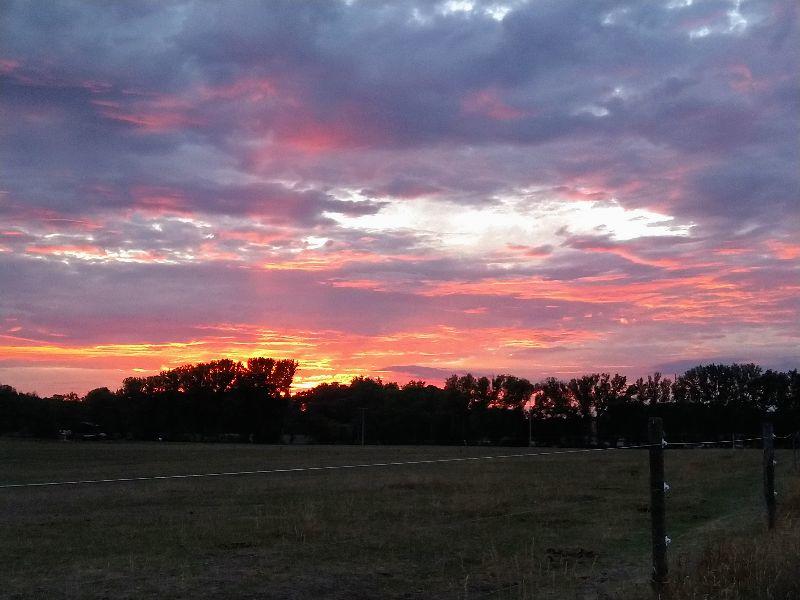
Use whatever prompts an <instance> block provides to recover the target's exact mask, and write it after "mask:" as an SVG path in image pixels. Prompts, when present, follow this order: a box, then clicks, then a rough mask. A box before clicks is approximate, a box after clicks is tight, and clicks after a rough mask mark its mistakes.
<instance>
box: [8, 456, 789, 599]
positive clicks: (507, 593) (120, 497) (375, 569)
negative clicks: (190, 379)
mask: <svg viewBox="0 0 800 600" xmlns="http://www.w3.org/2000/svg"><path fill="white" fill-rule="evenodd" d="M526 451H527V449H519V448H515V449H503V448H464V447H460V448H459V447H380V446H372V447H370V446H368V447H365V448H362V447H346V446H305V447H302V446H258V445H223V444H217V445H211V444H208V445H206V444H173V443H123V442H100V443H92V442H83V443H81V442H63V443H62V442H51V441H29V440H22V441H20V440H0V482H2V483H12V482H13V483H20V482H40V481H51V480H69V479H76V478H80V479H95V478H107V477H124V476H148V475H164V474H178V473H203V472H215V471H239V470H252V469H270V468H281V467H295V466H320V465H339V464H351V463H372V462H384V461H408V460H417V459H427V458H447V457H462V456H463V457H466V456H484V455H499V454H505V453H518V452H526ZM779 457H780V458H779V465H778V471H777V480H778V488H779V489H780V490H781V493H782V494H785V495H786V496H791V494H792V491H791V488H792V487H793V486H794V488H796V485H797V480H798V478H797V477H796V476H795V475H793V474H792V473H791V469H790V466H791V460H790V456H789V453H788V452H780V453H779ZM666 469H667V480H668V481H669V482H670V485H671V487H672V489H671V491H670V493H669V495H668V504H667V510H668V515H667V518H668V528H669V532H670V534H671V536H672V538H673V540H674V542H673V544H672V545H671V547H670V560H671V562H672V564H674V565H675V573H676V578H678V579H680V585H676V591H675V597H676V598H678V597H681V598H684V597H685V598H690V597H697V598H701V597H711V598H713V597H715V596H713V594H712V595H708V594H706V595H705V596H692V594H693V593H694V591H693V590H696V589H699V588H698V587H697V586H699V585H700V582H699V581H698V582H696V583H692V582H693V581H694V579H692V578H693V577H694V578H697V577H698V575H697V573H698V565H700V566H701V567H702V564H703V561H704V560H705V561H709V560H712V561H713V552H714V549H715V548H720V546H719V545H717V540H725V539H729V538H731V536H732V535H733V536H745V537H746V536H749V537H752V536H753V535H754V534H755V535H760V533H759V532H761V531H762V530H763V527H764V526H763V510H762V500H761V495H760V494H761V452H760V451H758V450H731V449H717V450H670V451H668V452H667V455H666ZM647 479H648V462H647V452H646V451H644V450H627V451H608V452H594V453H579V454H564V455H557V456H539V457H525V458H508V459H502V460H486V461H465V462H451V463H439V464H422V465H408V466H391V467H374V468H357V469H347V470H330V471H312V472H294V473H274V474H265V475H242V476H231V477H216V478H197V479H170V480H157V481H140V482H128V483H124V482H123V483H101V484H86V485H71V486H60V487H32V488H6V489H0V581H2V582H3V583H2V586H3V588H2V589H0V596H1V597H4V598H64V599H77V598H98V599H99V598H145V597H159V598H290V599H294V598H330V599H360V598H363V599H367V598H369V599H372V598H396V599H400V598H408V599H422V598H453V599H477V598H519V599H521V598H529V599H530V598H537V599H549V598H570V599H572V598H579V599H589V598H592V599H594V598H598V599H600V598H624V599H628V598H637V597H648V595H649V586H648V583H647V580H648V575H649V560H650V557H649V543H650V538H649V536H650V529H649V528H650V522H649V515H648V487H647V485H648V484H647ZM794 537H795V538H796V536H794ZM729 543H730V542H729ZM720 551H722V550H720ZM794 564H795V565H796V557H795V563H794ZM789 567H790V568H791V564H790V565H789ZM708 571H709V569H706V572H708ZM706 583H708V582H706ZM709 585H711V584H709ZM692 586H694V587H692ZM678 588H681V589H680V590H679V589H678ZM709 589H710V588H709ZM681 590H682V591H681ZM680 594H684V595H683V596H681V595H680ZM720 597H723V596H720ZM724 597H725V598H738V597H741V598H745V597H746V596H734V595H729V596H724ZM776 598H777V596H776Z"/></svg>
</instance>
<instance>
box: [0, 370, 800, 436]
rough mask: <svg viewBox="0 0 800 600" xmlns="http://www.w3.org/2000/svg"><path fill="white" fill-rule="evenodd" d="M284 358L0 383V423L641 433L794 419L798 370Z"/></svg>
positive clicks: (167, 429)
mask: <svg viewBox="0 0 800 600" xmlns="http://www.w3.org/2000/svg"><path fill="white" fill-rule="evenodd" d="M297 368H298V363H297V362H295V361H293V360H276V359H272V358H251V359H249V360H248V361H247V362H246V363H242V362H236V361H232V360H229V359H221V360H215V361H211V362H207V363H198V364H195V365H184V366H181V367H178V368H175V369H170V370H167V371H162V372H161V373H159V374H158V375H152V376H149V377H129V378H127V379H125V380H124V381H123V383H122V387H121V388H120V389H119V390H117V391H111V390H109V389H108V388H97V389H94V390H91V391H90V392H89V393H87V394H86V396H85V397H83V398H80V397H78V396H77V395H76V394H60V395H55V396H53V397H51V398H39V397H38V396H36V395H33V394H22V393H19V392H17V391H16V390H14V389H13V388H12V387H10V386H0V433H2V434H15V435H31V436H40V437H48V436H50V437H53V436H56V435H58V433H59V432H60V431H63V430H70V431H72V432H73V435H74V436H75V437H84V438H92V437H97V436H98V435H99V433H100V432H102V435H103V436H105V438H106V439H108V438H129V439H168V440H215V441H216V440H239V441H258V442H277V441H280V440H284V441H289V442H292V441H298V440H303V441H314V442H317V443H354V442H357V441H359V440H360V436H361V423H362V418H363V419H364V423H365V424H366V439H367V442H368V443H383V444H423V443H434V444H464V443H479V444H481V443H482V444H527V443H528V435H529V433H533V438H534V439H535V441H536V443H538V444H558V445H567V444H570V445H581V444H587V443H604V444H615V443H618V442H619V441H620V440H626V441H633V440H642V439H644V435H645V432H644V424H645V422H646V418H647V416H649V415H658V416H661V417H662V418H664V421H665V428H666V430H667V431H668V432H670V437H671V438H672V439H684V440H686V441H693V440H694V441H698V440H707V439H712V440H713V439H718V438H719V439H723V438H725V439H730V435H731V433H733V432H736V433H740V434H757V433H758V431H759V427H760V422H761V420H762V419H764V418H765V417H766V418H770V419H772V420H773V422H774V423H775V425H776V427H777V429H778V431H783V432H790V431H796V430H798V429H800V376H798V372H797V370H792V371H788V372H780V371H773V370H766V371H764V370H763V369H762V368H761V367H759V366H757V365H754V364H732V365H717V364H710V365H700V366H697V367H694V368H692V369H689V370H688V371H686V372H685V373H684V374H683V375H680V376H677V377H676V378H674V379H670V378H668V377H664V376H663V375H662V374H661V373H654V374H652V375H648V376H647V377H642V378H639V379H637V380H636V381H634V382H632V383H628V381H627V379H626V377H625V376H623V375H619V374H615V375H611V374H609V373H591V374H588V375H583V376H581V377H574V378H572V379H570V380H567V381H563V380H560V379H557V378H554V377H548V378H545V379H543V380H541V381H539V382H531V381H529V380H527V379H524V378H521V377H516V376H514V375H508V374H501V375H496V376H492V377H475V376H473V375H472V374H470V373H467V374H465V375H452V376H451V377H449V378H448V379H447V380H446V381H445V383H444V386H443V387H437V386H434V385H429V384H426V383H425V382H424V381H410V382H409V383H407V384H406V385H403V386H399V385H398V384H396V383H386V382H384V381H382V380H381V379H379V378H378V379H376V378H371V377H356V378H354V379H353V380H352V381H351V382H350V383H349V384H341V383H325V384H321V385H318V386H316V387H315V388H313V389H310V390H304V391H301V392H298V393H296V394H294V395H292V394H291V386H292V382H293V380H294V375H295V373H296V371H297Z"/></svg>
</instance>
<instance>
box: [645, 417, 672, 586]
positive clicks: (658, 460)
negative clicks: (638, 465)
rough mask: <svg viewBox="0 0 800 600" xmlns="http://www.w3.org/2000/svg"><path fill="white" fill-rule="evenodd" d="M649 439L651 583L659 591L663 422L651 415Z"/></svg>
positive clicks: (663, 547)
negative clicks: (651, 537)
mask: <svg viewBox="0 0 800 600" xmlns="http://www.w3.org/2000/svg"><path fill="white" fill-rule="evenodd" d="M647 432H648V437H649V440H650V518H651V525H652V534H653V579H652V581H653V585H654V586H655V588H656V590H657V591H660V590H661V588H662V586H663V585H664V583H666V581H667V573H668V569H667V524H666V498H665V496H666V485H665V484H664V445H663V441H664V423H663V421H662V420H661V418H659V417H651V418H650V420H649V422H648V424H647Z"/></svg>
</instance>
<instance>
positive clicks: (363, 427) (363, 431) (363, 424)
mask: <svg viewBox="0 0 800 600" xmlns="http://www.w3.org/2000/svg"><path fill="white" fill-rule="evenodd" d="M366 414H367V409H366V408H362V409H361V445H362V446H363V445H365V444H366V443H367V442H366V440H367V425H366V423H367V418H366Z"/></svg>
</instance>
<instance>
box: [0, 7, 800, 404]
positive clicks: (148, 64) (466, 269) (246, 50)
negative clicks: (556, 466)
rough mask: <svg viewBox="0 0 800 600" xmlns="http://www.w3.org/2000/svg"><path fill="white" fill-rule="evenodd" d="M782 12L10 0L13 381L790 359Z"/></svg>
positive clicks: (1, 204) (0, 93)
mask: <svg viewBox="0 0 800 600" xmlns="http://www.w3.org/2000/svg"><path fill="white" fill-rule="evenodd" d="M797 12H798V7H797V5H796V3H795V2H790V1H785V2H784V1H777V2H766V1H748V2H743V1H740V0H731V1H730V2H725V1H721V2H692V1H690V0H687V1H684V2H681V1H677V2H676V1H673V0H669V1H666V0H665V1H663V2H659V3H630V2H612V3H602V4H601V3H597V4H591V5H586V4H585V3H581V2H530V1H524V0H508V1H500V2H498V1H494V0H492V1H482V0H470V1H454V0H449V1H430V2H429V1H419V2H402V3H396V4H383V3H373V2H360V1H354V0H350V1H346V2H345V1H343V2H329V3H313V2H311V3H291V2H289V3H280V2H275V3H266V4H260V3H244V2H233V3H225V4H222V5H206V4H203V3H200V2H194V1H190V0H186V1H175V2H166V3H157V4H142V3H138V2H130V3H125V2H120V3H114V4H110V5H95V4H80V3H75V4H73V3H68V2H63V3H62V2H59V3H23V2H8V3H6V5H5V6H4V10H3V11H2V15H0V28H2V29H1V30H2V32H3V35H2V36H0V111H1V112H2V114H3V117H4V118H3V121H4V126H3V128H2V131H0V164H2V165H3V167H2V172H3V176H2V183H0V383H3V384H8V385H11V386H13V387H15V388H17V389H18V390H20V391H25V392H34V391H35V392H37V393H39V394H41V395H45V396H47V395H52V394H54V393H61V394H65V393H68V392H70V391H75V392H76V393H79V394H80V395H84V394H85V393H86V392H87V391H89V390H90V389H94V388H98V387H109V388H110V389H116V388H118V387H119V386H120V385H121V382H122V379H123V378H124V377H128V376H142V375H152V374H155V373H158V372H159V371H161V370H165V369H171V368H174V367H176V366H179V365H181V364H188V363H197V362H207V361H209V360H214V359H217V358H220V357H227V358H231V359H232V360H242V359H243V358H246V357H248V356H268V357H274V358H287V359H294V360H297V361H298V362H299V363H300V366H299V370H298V376H297V378H296V385H295V387H296V388H299V389H302V388H306V387H313V386H314V385H317V384H319V383H323V382H332V381H339V382H349V381H350V379H352V377H354V376H358V375H364V376H368V377H369V376H372V377H381V378H382V379H383V380H384V381H397V382H398V383H404V382H406V381H408V380H411V379H422V380H425V381H427V382H429V383H434V384H436V385H438V384H439V383H440V382H441V381H443V380H444V378H446V377H447V376H449V375H450V374H453V373H459V374H463V373H467V372H471V373H473V374H476V375H488V374H490V373H493V374H500V373H511V374H514V375H517V376H520V377H526V378H528V379H530V380H531V381H535V380H538V379H541V378H543V377H546V376H551V375H552V376H556V377H562V378H569V377H572V376H575V375H582V374H584V373H590V372H610V373H614V372H618V373H620V374H623V375H627V376H628V377H629V378H633V379H635V378H636V377H639V376H646V375H647V374H648V373H653V372H656V371H660V372H662V373H664V375H666V376H668V377H672V375H673V373H678V374H680V373H681V372H682V371H684V370H686V369H687V368H689V367H691V366H694V365H699V364H708V363H712V362H713V363H733V362H737V363H755V364H758V365H761V366H762V367H764V368H765V369H767V368H773V369H777V370H788V369H791V368H797V367H798V366H800V201H799V200H800V169H798V167H799V166H800V145H799V144H798V143H797V140H798V139H800V118H798V112H797V101H798V98H800V89H799V88H800V86H799V85H798V79H797V73H798V67H800V57H798V53H797V50H796V49H797V47H798V42H799V41H800V39H798V38H800V36H799V35H798V26H797V22H798V20H797Z"/></svg>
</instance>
